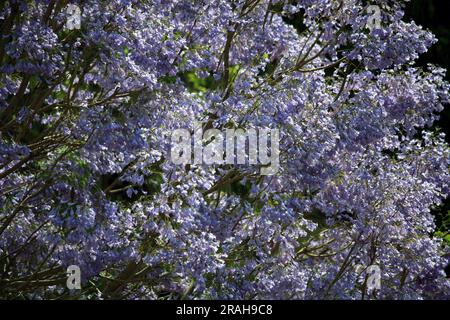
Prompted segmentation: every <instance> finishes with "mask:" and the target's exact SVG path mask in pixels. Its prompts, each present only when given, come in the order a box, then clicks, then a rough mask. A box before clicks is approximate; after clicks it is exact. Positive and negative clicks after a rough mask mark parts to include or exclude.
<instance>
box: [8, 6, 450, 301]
mask: <svg viewBox="0 0 450 320" xmlns="http://www.w3.org/2000/svg"><path fill="white" fill-rule="evenodd" d="M67 2H69V3H71V4H75V5H78V6H79V7H80V9H81V13H82V15H81V29H74V30H66V29H65V28H64V25H65V22H66V21H67V19H68V16H67V10H66V6H67ZM365 2H366V1H361V0H345V1H332V0H299V1H288V0H280V1H272V0H239V1H228V0H227V1H224V0H208V1H206V0H195V1H188V0H180V1H170V0H152V1H137V0H112V1H106V0H87V1H60V0H36V1H26V0H9V1H3V2H2V3H1V4H0V25H1V29H0V267H1V268H0V297H2V298H44V299H45V298H56V297H58V298H65V297H69V296H71V297H72V298H73V296H74V295H78V297H79V298H90V299H106V298H124V299H149V298H151V299H156V298H167V299H179V298H207V299H217V298H222V299H223V298H226V299H228V298H235V299H438V298H440V299H442V298H450V296H449V292H450V281H449V280H448V279H446V278H445V273H444V271H443V269H444V266H445V264H446V263H448V256H449V248H446V247H445V246H444V244H443V243H442V242H441V240H440V239H439V238H436V237H434V236H433V232H434V228H435V226H434V219H433V216H432V215H431V213H430V209H431V208H432V207H433V206H435V205H438V204H440V203H441V201H442V199H444V198H445V197H447V196H448V195H449V193H450V189H449V184H450V174H449V171H448V168H449V165H450V149H449V146H448V145H447V144H446V143H445V141H444V136H443V135H442V134H440V133H439V132H435V131H433V130H431V129H430V127H431V125H432V124H433V122H434V121H435V120H436V119H437V118H438V114H439V112H440V111H442V109H443V104H445V103H447V102H448V101H449V98H450V97H449V95H448V92H449V88H450V87H449V85H448V84H447V83H446V82H445V81H444V80H443V77H444V73H445V71H444V70H442V69H440V68H438V67H436V66H431V65H430V66H429V67H428V68H424V69H423V68H418V67H416V66H414V61H415V60H416V59H417V58H418V56H419V55H420V54H422V53H424V52H426V51H427V49H428V48H429V47H430V46H431V45H432V44H433V43H434V42H435V38H434V36H433V35H432V34H431V33H430V32H428V31H426V30H424V29H422V28H421V27H420V26H417V25H416V24H415V23H414V22H405V21H402V17H403V7H404V3H405V2H406V1H391V0H378V1H374V2H375V3H376V4H377V5H379V7H380V8H381V13H382V16H381V18H382V19H381V21H380V25H381V28H378V29H376V28H375V29H370V28H368V27H367V21H368V19H369V18H370V17H369V16H368V14H367V11H366V7H365V4H364V3H365ZM293 16H295V17H297V19H301V20H302V21H299V22H300V24H301V25H302V27H301V28H297V29H296V28H294V26H292V25H290V24H288V23H287V20H288V18H290V17H293ZM194 122H202V123H204V124H205V126H209V127H210V128H216V129H220V130H224V129H226V128H273V129H279V130H280V161H281V168H280V170H279V172H278V174H277V175H274V176H260V175H259V174H258V173H259V170H258V168H255V167H250V166H230V165H215V166H206V165H188V166H178V165H174V164H173V163H172V162H171V159H170V134H171V132H172V131H173V130H175V129H178V128H187V129H191V130H192V129H193V125H194ZM446 257H447V258H446ZM69 265H78V266H80V269H81V271H82V290H81V291H80V292H75V293H74V292H72V291H69V290H67V289H65V270H66V268H67V266H69ZM372 265H377V266H379V267H380V269H381V287H380V288H379V289H377V290H370V288H368V283H367V273H366V271H367V269H368V267H369V266H372Z"/></svg>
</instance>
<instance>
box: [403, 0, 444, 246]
mask: <svg viewBox="0 0 450 320" xmlns="http://www.w3.org/2000/svg"><path fill="white" fill-rule="evenodd" d="M449 9H450V1H449V0H412V1H411V2H410V3H409V4H408V5H407V10H406V17H405V20H406V21H410V20H414V21H415V22H416V23H417V24H419V25H421V26H423V27H424V28H425V29H429V30H431V31H432V32H433V33H434V34H435V36H436V37H437V38H438V40H439V41H438V43H437V44H435V45H434V46H433V47H431V49H430V50H429V51H428V52H427V53H426V54H423V55H422V56H421V57H420V59H419V60H418V62H417V63H418V65H422V66H426V64H428V63H433V64H436V65H439V66H441V67H443V68H446V69H447V75H446V79H447V81H450V54H449V53H450V10H449ZM435 126H436V128H440V129H441V130H442V131H443V132H445V133H446V136H447V138H446V139H447V142H449V143H450V105H446V106H445V109H444V111H443V112H442V114H441V118H440V120H439V122H438V123H436V125H435ZM433 212H434V214H435V216H436V220H437V229H438V231H441V232H442V233H444V234H445V233H447V232H449V231H450V198H448V199H447V200H446V201H445V202H444V205H442V206H440V207H439V208H435V209H434V210H433ZM449 244H450V243H449Z"/></svg>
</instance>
